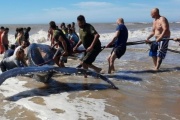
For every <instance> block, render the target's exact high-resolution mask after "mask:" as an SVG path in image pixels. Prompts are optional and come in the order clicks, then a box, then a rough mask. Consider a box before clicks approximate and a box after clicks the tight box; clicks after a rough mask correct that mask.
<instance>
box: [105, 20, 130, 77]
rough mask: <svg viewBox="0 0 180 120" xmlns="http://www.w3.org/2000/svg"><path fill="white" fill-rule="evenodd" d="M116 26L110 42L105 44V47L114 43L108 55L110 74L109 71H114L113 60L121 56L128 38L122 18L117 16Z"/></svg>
mask: <svg viewBox="0 0 180 120" xmlns="http://www.w3.org/2000/svg"><path fill="white" fill-rule="evenodd" d="M117 24H118V26H117V28H116V33H115V36H114V37H113V39H112V40H111V42H110V43H109V44H108V45H107V46H106V47H107V48H108V47H110V46H111V45H113V44H114V45H115V46H114V48H113V50H112V52H111V55H110V56H109V57H108V63H109V69H108V73H109V74H110V73H111V71H115V68H114V61H115V59H116V58H118V59H119V58H121V57H122V56H123V55H124V53H125V52H126V42H127V39H128V30H127V28H126V26H125V25H124V20H123V18H119V19H118V20H117Z"/></svg>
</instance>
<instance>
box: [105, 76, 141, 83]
mask: <svg viewBox="0 0 180 120" xmlns="http://www.w3.org/2000/svg"><path fill="white" fill-rule="evenodd" d="M106 77H108V78H114V79H115V80H118V81H120V80H126V81H134V82H137V81H142V79H141V78H138V77H132V76H127V75H106Z"/></svg>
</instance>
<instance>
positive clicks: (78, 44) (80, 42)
mask: <svg viewBox="0 0 180 120" xmlns="http://www.w3.org/2000/svg"><path fill="white" fill-rule="evenodd" d="M81 44H82V41H81V40H79V42H78V43H77V45H76V46H75V47H74V48H73V51H76V50H77V48H78V47H79V46H80V45H81Z"/></svg>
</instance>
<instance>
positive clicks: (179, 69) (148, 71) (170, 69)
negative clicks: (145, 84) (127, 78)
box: [117, 67, 180, 74]
mask: <svg viewBox="0 0 180 120" xmlns="http://www.w3.org/2000/svg"><path fill="white" fill-rule="evenodd" d="M173 71H180V67H175V68H161V69H160V70H159V71H154V70H138V71H119V73H126V74H128V73H137V74H141V73H164V72H173ZM117 73H118V72H117Z"/></svg>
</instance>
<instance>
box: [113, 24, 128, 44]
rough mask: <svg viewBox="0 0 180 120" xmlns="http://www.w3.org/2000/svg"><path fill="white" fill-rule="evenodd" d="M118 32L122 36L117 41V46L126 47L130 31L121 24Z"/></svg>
mask: <svg viewBox="0 0 180 120" xmlns="http://www.w3.org/2000/svg"><path fill="white" fill-rule="evenodd" d="M116 31H119V32H120V34H119V36H118V38H117V40H116V41H115V46H119V45H121V46H124V47H125V46H126V42H127V39H128V30H127V28H126V26H125V25H124V24H120V25H118V26H117V28H116Z"/></svg>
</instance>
